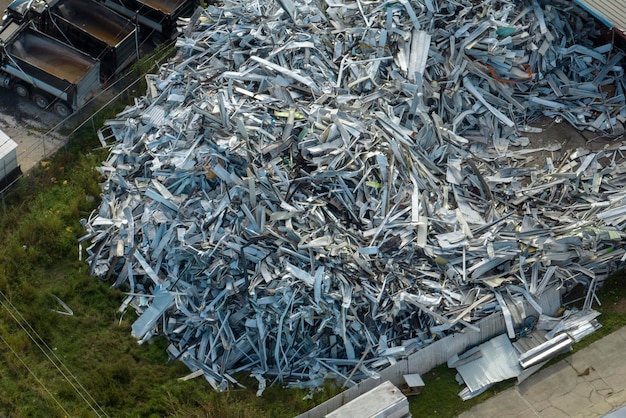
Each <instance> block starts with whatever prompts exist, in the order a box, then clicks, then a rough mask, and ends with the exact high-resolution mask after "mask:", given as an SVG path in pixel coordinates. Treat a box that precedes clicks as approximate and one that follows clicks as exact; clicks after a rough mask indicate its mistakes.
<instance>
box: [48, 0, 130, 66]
mask: <svg viewBox="0 0 626 418" xmlns="http://www.w3.org/2000/svg"><path fill="white" fill-rule="evenodd" d="M53 4H54V5H53V6H52V7H51V9H50V13H51V16H52V17H51V18H52V19H54V22H46V23H45V32H46V33H49V34H51V35H53V36H55V37H56V38H58V39H61V40H62V39H63V37H67V39H68V40H69V41H70V43H71V44H72V45H73V46H75V47H76V48H78V49H80V50H81V51H84V52H86V53H87V54H89V55H91V56H93V57H96V58H100V59H101V60H102V72H103V76H104V77H107V78H108V77H110V76H112V75H115V74H117V73H119V72H120V71H122V70H123V69H124V68H126V67H127V66H128V65H129V64H131V63H132V62H133V61H134V60H135V58H136V31H137V28H136V26H135V24H134V23H132V22H131V21H130V20H128V19H126V18H125V17H123V16H120V15H119V14H117V13H116V12H114V11H113V10H111V9H109V8H108V7H106V6H104V5H103V4H101V3H98V2H97V1H95V0H59V1H57V2H54V3H53ZM59 30H60V32H63V33H57V32H59Z"/></svg>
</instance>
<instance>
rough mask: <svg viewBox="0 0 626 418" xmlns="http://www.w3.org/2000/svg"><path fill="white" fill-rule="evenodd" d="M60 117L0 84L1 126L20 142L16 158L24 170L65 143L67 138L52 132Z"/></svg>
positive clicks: (25, 171) (30, 167)
mask: <svg viewBox="0 0 626 418" xmlns="http://www.w3.org/2000/svg"><path fill="white" fill-rule="evenodd" d="M60 121H61V118H60V117H58V116H57V115H55V114H54V113H53V112H49V111H43V110H41V109H39V108H38V107H37V106H35V105H34V104H33V103H31V102H30V101H28V100H25V99H21V98H20V97H18V96H17V95H15V94H14V93H13V92H12V91H10V90H7V89H4V88H0V129H1V130H2V131H4V133H6V134H7V135H8V136H9V138H11V139H13V140H14V141H15V142H17V145H18V147H17V162H18V165H19V166H20V168H21V169H22V172H23V173H27V172H28V171H30V170H31V169H32V168H33V167H35V166H36V165H37V164H38V162H39V161H41V160H45V159H46V158H48V157H49V156H51V155H52V154H54V152H56V151H57V150H58V149H59V148H60V147H62V146H63V144H64V143H65V140H66V138H65V137H63V136H62V135H60V134H59V133H57V132H50V129H52V128H53V127H55V126H56V125H57V124H58V123H59V122H60Z"/></svg>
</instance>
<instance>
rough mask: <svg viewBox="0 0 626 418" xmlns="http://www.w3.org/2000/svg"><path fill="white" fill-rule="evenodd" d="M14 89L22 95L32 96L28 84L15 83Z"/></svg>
mask: <svg viewBox="0 0 626 418" xmlns="http://www.w3.org/2000/svg"><path fill="white" fill-rule="evenodd" d="M13 91H14V92H15V94H17V95H18V96H20V97H24V98H26V97H28V96H30V89H29V88H28V86H27V85H26V84H23V83H15V84H14V85H13Z"/></svg>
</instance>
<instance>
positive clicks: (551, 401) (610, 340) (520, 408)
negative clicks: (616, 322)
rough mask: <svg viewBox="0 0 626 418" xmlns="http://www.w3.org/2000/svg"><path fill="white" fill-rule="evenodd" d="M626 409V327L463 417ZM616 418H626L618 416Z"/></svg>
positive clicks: (551, 417)
mask: <svg viewBox="0 0 626 418" xmlns="http://www.w3.org/2000/svg"><path fill="white" fill-rule="evenodd" d="M623 405H626V327H624V328H622V329H620V330H619V331H617V332H615V333H613V334H611V335H608V336H606V337H604V338H603V339H602V340H599V341H596V342H595V343H593V344H591V345H590V346H588V347H586V348H584V349H582V350H580V351H578V352H576V353H574V354H573V355H571V356H569V357H568V358H566V359H564V360H562V361H560V362H558V363H556V364H554V365H552V366H550V367H548V368H546V369H544V370H542V371H540V372H538V373H537V374H535V375H533V376H531V377H530V378H528V379H527V380H525V381H524V382H522V384H520V385H519V386H515V387H513V388H510V389H507V390H505V391H504V392H501V393H499V394H498V395H497V396H494V397H493V398H490V399H488V400H487V401H485V402H483V403H482V404H480V405H477V406H475V407H474V408H472V409H471V410H469V411H467V412H465V413H463V414H461V415H460V417H459V418H485V417H519V418H535V417H541V418H569V417H585V418H587V417H588V418H596V417H602V416H603V415H605V414H608V413H610V412H611V411H615V410H618V409H620V408H621V407H622V406H623ZM615 414H618V415H611V418H617V417H626V411H624V413H623V415H622V414H621V411H619V412H618V411H616V412H615Z"/></svg>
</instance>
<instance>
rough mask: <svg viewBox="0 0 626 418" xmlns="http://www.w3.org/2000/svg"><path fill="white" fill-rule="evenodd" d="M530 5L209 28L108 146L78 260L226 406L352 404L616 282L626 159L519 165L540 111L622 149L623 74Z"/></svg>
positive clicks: (238, 6)
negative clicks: (242, 402)
mask: <svg viewBox="0 0 626 418" xmlns="http://www.w3.org/2000/svg"><path fill="white" fill-rule="evenodd" d="M516 3H520V2H513V1H497V0H493V1H487V2H481V3H480V4H473V3H472V2H470V1H447V0H430V1H424V2H409V1H399V2H391V3H379V2H359V1H356V2H352V1H350V2H345V3H343V2H340V1H330V0H327V2H326V5H324V7H320V5H319V4H318V3H317V2H314V1H292V0H280V1H279V2H278V3H274V2H271V1H269V2H256V3H255V2H247V1H241V2H237V1H225V2H224V4H223V5H222V6H221V7H219V8H217V7H209V8H207V9H199V10H198V11H197V13H196V14H195V15H194V16H193V18H192V19H191V20H190V21H189V24H188V26H187V27H186V28H185V29H184V30H183V33H182V35H181V37H180V38H179V39H178V41H177V47H178V52H177V55H176V57H175V59H173V60H172V61H171V62H168V63H166V64H164V65H162V66H161V68H160V70H159V71H158V73H156V74H154V75H149V76H148V77H147V83H148V88H147V93H146V95H145V96H142V97H140V98H137V99H135V105H134V106H130V107H128V108H127V109H126V110H124V111H123V112H122V113H120V114H119V115H118V117H117V118H116V119H114V120H109V121H108V122H107V123H106V125H105V127H104V128H103V129H101V131H100V132H99V135H100V139H101V141H102V143H103V145H104V146H109V147H110V148H111V152H110V156H109V158H108V159H107V160H106V161H105V162H104V163H103V165H102V167H101V168H100V172H101V173H102V175H103V177H104V182H103V184H102V202H101V204H100V206H99V208H98V209H97V210H96V211H95V212H94V213H93V214H92V216H91V217H90V218H89V219H88V220H85V222H84V224H85V227H86V229H87V234H86V235H85V236H84V237H83V238H82V239H81V243H89V244H88V248H87V254H88V262H89V265H90V272H91V274H93V275H95V276H97V277H99V278H101V279H103V280H107V281H111V283H112V285H113V286H116V287H121V288H123V289H125V290H126V291H128V298H127V299H126V300H125V302H124V305H123V306H122V308H121V309H126V308H127V307H128V306H132V307H134V308H135V309H137V311H138V313H139V315H140V316H139V319H138V320H137V321H136V322H135V323H134V324H133V327H132V334H133V335H134V336H135V337H137V338H138V339H139V340H140V341H141V342H143V341H146V340H148V339H149V338H150V337H151V336H152V335H154V334H155V333H157V332H158V333H163V334H165V335H166V336H167V338H168V339H169V341H170V342H171V345H170V346H169V348H168V352H169V354H170V355H171V356H172V358H176V359H180V360H181V361H183V362H184V363H185V364H186V365H187V366H188V367H189V368H190V369H191V370H192V372H193V373H192V376H200V375H203V376H204V377H205V378H206V379H207V380H208V381H209V382H211V384H213V385H214V387H215V388H217V389H220V390H221V389H225V388H227V387H229V386H230V385H231V384H237V381H236V379H235V378H234V377H233V374H234V373H237V372H242V371H245V372H247V373H250V374H252V375H253V376H255V377H256V378H257V379H258V380H259V382H260V389H261V391H262V388H263V387H265V384H266V379H269V381H270V382H276V381H280V382H282V383H283V384H285V385H296V386H304V387H315V386H317V385H319V384H321V383H322V381H323V380H324V379H326V378H332V377H334V378H338V379H340V380H342V381H344V380H345V381H346V382H347V383H348V384H352V383H353V382H358V381H360V380H362V379H364V378H367V377H368V376H376V375H377V371H379V370H381V369H383V368H385V367H386V366H388V365H390V364H393V363H394V362H396V361H397V359H399V358H404V357H405V356H408V355H409V354H411V353H413V352H415V351H416V350H419V349H420V348H422V347H424V346H426V345H427V344H429V343H431V342H432V341H433V340H434V339H438V338H441V337H443V336H445V335H449V334H451V333H454V332H456V331H459V330H463V329H467V328H468V327H469V328H470V329H475V328H476V327H475V326H474V325H473V324H472V323H473V322H474V321H475V320H477V319H479V318H482V317H485V316H487V315H490V314H492V313H493V312H496V311H499V310H501V309H502V307H501V306H502V304H503V303H504V302H503V301H504V300H509V301H510V300H519V299H520V298H522V299H526V300H527V301H529V302H530V303H534V301H535V300H536V299H537V298H539V297H540V296H541V294H542V293H543V292H544V290H545V289H547V288H550V287H553V286H560V287H563V288H566V287H569V286H570V285H572V284H575V283H582V284H583V285H587V286H588V285H590V284H591V283H592V282H595V283H599V282H601V281H602V280H603V278H605V277H606V276H607V275H608V274H609V273H610V272H611V271H612V270H614V269H616V268H618V267H619V266H620V265H623V263H624V259H625V258H626V251H625V249H624V248H623V247H622V242H623V241H624V238H625V237H626V234H625V232H624V227H625V225H626V191H625V189H624V184H625V182H626V163H624V160H623V158H622V155H621V152H622V150H623V146H622V145H623V144H621V143H617V142H616V146H614V147H611V148H609V149H606V150H604V151H601V152H596V153H592V152H588V151H584V150H576V151H575V152H572V153H569V154H565V155H563V156H562V158H560V159H556V158H555V160H554V161H552V160H551V159H548V162H547V164H546V165H545V166H544V167H540V168H536V169H532V168H526V167H524V166H523V165H522V163H523V162H524V158H523V157H521V158H520V154H518V153H517V151H515V150H513V146H512V145H515V144H519V143H521V142H523V138H521V137H520V131H522V130H523V129H526V128H528V127H529V124H530V123H531V122H532V118H533V117H536V116H537V115H541V114H542V113H543V114H546V115H550V116H555V117H556V116H560V117H563V118H564V119H566V120H567V121H569V122H571V123H573V124H575V125H576V126H577V127H580V128H586V129H593V130H596V131H607V132H609V133H612V132H616V131H618V130H621V129H622V128H621V123H622V122H623V120H624V117H625V116H626V108H625V106H624V75H623V69H622V68H621V67H619V66H618V62H619V59H620V58H621V57H622V54H621V53H620V52H617V51H612V50H610V46H609V45H604V46H600V47H594V46H592V45H589V44H588V43H587V41H586V40H585V39H586V37H587V36H586V34H587V32H588V31H590V30H592V28H590V27H589V26H588V25H590V23H589V21H587V20H585V19H584V18H583V16H581V15H578V13H579V12H578V11H576V9H573V8H571V7H569V6H568V5H567V4H565V5H561V4H559V5H558V6H557V5H547V6H545V7H544V6H541V5H540V4H539V3H538V2H536V1H535V2H532V3H528V4H527V5H526V6H523V7H521V8H520V7H518V6H517V5H516ZM553 3H554V2H550V4H553ZM607 86H611V89H606V88H605V87H607ZM609 90H610V91H611V92H612V93H611V95H609V94H608V93H607V91H609ZM594 288H595V286H592V287H590V289H594ZM547 314H550V312H547Z"/></svg>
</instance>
